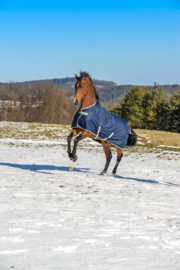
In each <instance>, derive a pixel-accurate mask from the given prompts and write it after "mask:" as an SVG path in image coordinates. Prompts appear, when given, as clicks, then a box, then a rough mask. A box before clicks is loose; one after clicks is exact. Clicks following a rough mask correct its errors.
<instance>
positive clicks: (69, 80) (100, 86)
mask: <svg viewBox="0 0 180 270" xmlns="http://www.w3.org/2000/svg"><path fill="white" fill-rule="evenodd" d="M38 82H39V83H41V82H42V83H44V82H52V83H54V84H56V85H58V86H59V87H60V88H61V89H63V90H64V91H71V92H72V93H73V92H74V84H75V83H76V78H75V77H66V78H59V79H58V78H55V79H50V80H33V81H25V82H22V84H24V85H26V86H29V87H31V86H32V85H33V84H36V83H38ZM93 83H94V85H95V87H96V89H97V92H98V93H99V95H100V101H101V102H109V101H111V102H112V103H117V102H119V100H120V99H122V98H123V97H124V96H125V95H126V93H127V91H128V90H131V89H132V87H133V85H117V84H116V83H115V82H112V81H104V80H97V79H93ZM1 84H2V83H0V85H1ZM160 86H161V87H162V88H163V89H164V92H165V93H166V94H167V95H168V96H169V97H171V96H172V95H174V94H175V93H176V92H178V91H180V85H179V84H173V85H167V84H166V85H160ZM141 87H142V88H144V87H149V89H151V90H153V86H142V85H141Z"/></svg>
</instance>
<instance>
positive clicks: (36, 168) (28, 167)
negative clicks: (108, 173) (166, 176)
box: [0, 162, 179, 186]
mask: <svg viewBox="0 0 180 270" xmlns="http://www.w3.org/2000/svg"><path fill="white" fill-rule="evenodd" d="M0 166H8V167H11V168H16V169H21V170H25V171H31V172H36V173H43V174H53V173H50V172H45V171H66V172H69V167H67V166H53V165H37V164H14V163H3V162H0ZM73 172H81V173H93V172H92V171H91V169H90V168H73ZM114 177H115V178H119V179H123V180H134V181H137V182H144V183H149V184H159V185H167V186H179V185H178V184H173V183H171V182H167V183H158V182H157V181H155V180H149V179H140V178H133V177H123V176H119V175H115V176H114Z"/></svg>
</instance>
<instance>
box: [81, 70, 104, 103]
mask: <svg viewBox="0 0 180 270" xmlns="http://www.w3.org/2000/svg"><path fill="white" fill-rule="evenodd" d="M83 77H89V80H90V82H91V83H92V85H93V88H94V93H95V97H96V99H97V100H98V99H99V95H98V93H97V91H96V88H95V86H94V84H93V82H92V78H91V76H90V75H89V73H88V72H85V71H80V75H79V77H78V80H81V79H82V78H83Z"/></svg>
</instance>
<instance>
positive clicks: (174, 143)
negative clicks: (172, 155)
mask: <svg viewBox="0 0 180 270" xmlns="http://www.w3.org/2000/svg"><path fill="white" fill-rule="evenodd" d="M135 132H136V133H137V134H139V135H141V136H145V137H146V138H148V139H149V140H150V142H149V143H145V145H146V146H148V147H150V148H157V147H159V148H163V149H165V148H167V149H168V150H170V148H172V150H177V151H180V133H173V132H166V131H159V130H145V129H135Z"/></svg>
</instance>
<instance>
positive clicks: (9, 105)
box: [0, 81, 180, 133]
mask: <svg viewBox="0 0 180 270" xmlns="http://www.w3.org/2000/svg"><path fill="white" fill-rule="evenodd" d="M99 94H100V102H101V92H100V93H99ZM102 105H106V104H105V103H104V104H103V103H102ZM77 109H78V108H77V107H76V106H74V104H73V93H72V91H63V90H62V89H60V88H59V87H58V85H56V84H54V83H53V82H50V81H42V82H41V81H38V82H34V83H31V84H23V83H14V82H10V83H4V84H1V85H0V121H15V122H39V123H52V124H64V125H66V124H71V122H72V119H73V116H74V114H75V112H76V111H77ZM108 109H109V111H110V112H111V113H114V114H116V115H118V116H120V117H122V118H124V119H126V120H127V121H128V125H129V126H130V127H131V128H139V129H149V130H161V131H171V132H178V133H180V91H178V92H176V93H175V94H174V95H172V96H171V97H169V96H168V95H166V94H165V93H164V90H163V88H162V87H161V86H159V85H158V84H156V83H155V84H154V87H153V89H152V88H150V87H140V86H133V87H132V89H131V90H128V91H127V93H126V94H124V98H122V100H121V101H119V103H118V104H117V105H116V106H115V107H113V103H111V108H109V107H108Z"/></svg>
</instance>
